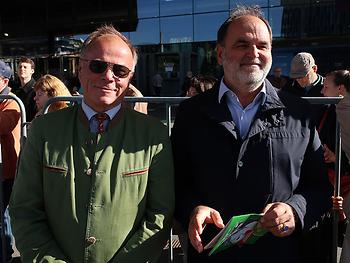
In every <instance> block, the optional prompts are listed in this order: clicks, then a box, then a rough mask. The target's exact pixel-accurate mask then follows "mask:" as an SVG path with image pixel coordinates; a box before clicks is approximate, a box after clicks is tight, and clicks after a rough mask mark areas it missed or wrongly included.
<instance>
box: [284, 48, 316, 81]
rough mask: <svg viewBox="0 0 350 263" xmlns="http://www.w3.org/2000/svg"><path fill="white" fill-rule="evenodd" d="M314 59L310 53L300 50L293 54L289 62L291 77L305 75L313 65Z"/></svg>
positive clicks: (295, 77)
mask: <svg viewBox="0 0 350 263" xmlns="http://www.w3.org/2000/svg"><path fill="white" fill-rule="evenodd" d="M315 65H316V64H315V60H314V58H313V56H312V55H311V54H310V53H306V52H301V53H298V54H296V55H295V57H294V58H293V59H292V62H291V64H290V74H289V76H290V77H291V78H292V79H299V78H303V77H305V76H306V75H307V74H308V73H309V72H310V70H311V69H312V67H313V66H315Z"/></svg>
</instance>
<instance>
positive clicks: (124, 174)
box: [123, 169, 148, 177]
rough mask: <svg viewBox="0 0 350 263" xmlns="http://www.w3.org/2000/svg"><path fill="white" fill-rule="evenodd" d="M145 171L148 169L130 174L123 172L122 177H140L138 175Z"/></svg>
mask: <svg viewBox="0 0 350 263" xmlns="http://www.w3.org/2000/svg"><path fill="white" fill-rule="evenodd" d="M147 171H148V169H143V170H139V171H132V172H124V173H123V177H129V176H135V175H140V174H144V173H146V172H147Z"/></svg>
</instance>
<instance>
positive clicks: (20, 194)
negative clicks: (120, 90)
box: [10, 106, 174, 263]
mask: <svg viewBox="0 0 350 263" xmlns="http://www.w3.org/2000/svg"><path fill="white" fill-rule="evenodd" d="M88 126H89V124H88V120H87V118H86V117H85V114H84V113H83V111H82V109H81V107H80V106H74V107H71V108H66V109H63V110H60V111H57V112H53V113H50V114H47V115H44V116H41V117H39V118H37V119H35V120H34V122H33V124H32V125H31V127H30V132H29V137H28V139H27V141H26V145H25V147H24V149H23V152H22V153H21V159H20V162H19V168H18V175H17V178H16V181H15V185H14V188H13V193H12V196H11V201H10V214H11V220H12V226H13V232H14V236H15V240H16V246H17V247H18V250H19V251H20V253H21V257H22V262H24V263H27V262H70V263H82V262H94V263H103V262H110V263H112V262H113V263H114V262H127V263H132V262H137V263H139V262H156V261H157V259H158V257H159V255H160V253H161V252H162V249H163V247H164V244H165V242H166V240H167V238H168V236H169V230H170V227H171V224H172V216H173V209H174V191H173V161H172V153H171V148H170V147H171V146H170V143H169V138H168V134H167V129H166V127H165V126H164V125H163V124H161V123H160V122H159V121H158V120H156V119H154V118H152V117H149V116H146V115H144V114H141V113H138V112H135V111H133V110H129V109H126V108H122V109H121V110H120V111H119V113H118V114H117V116H116V117H115V118H114V119H113V120H111V122H110V124H109V128H108V131H107V132H105V133H104V134H102V135H100V134H98V135H97V134H93V133H91V132H89V128H88Z"/></svg>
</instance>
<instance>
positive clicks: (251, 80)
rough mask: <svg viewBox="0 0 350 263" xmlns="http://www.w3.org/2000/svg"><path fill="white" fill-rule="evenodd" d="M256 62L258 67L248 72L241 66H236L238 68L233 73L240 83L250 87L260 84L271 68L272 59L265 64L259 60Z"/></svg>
mask: <svg viewBox="0 0 350 263" xmlns="http://www.w3.org/2000/svg"><path fill="white" fill-rule="evenodd" d="M258 64H259V68H257V69H254V70H253V71H250V72H247V71H246V70H244V69H242V68H241V67H240V68H238V70H237V71H236V72H235V73H234V74H235V75H236V76H235V77H236V78H237V80H238V81H239V82H240V83H243V84H245V85H248V86H252V87H256V86H260V85H261V83H262V82H263V81H264V79H265V78H266V76H267V74H268V73H269V71H270V69H271V65H272V61H271V60H270V61H268V62H267V63H265V64H264V63H263V62H261V61H259V62H258Z"/></svg>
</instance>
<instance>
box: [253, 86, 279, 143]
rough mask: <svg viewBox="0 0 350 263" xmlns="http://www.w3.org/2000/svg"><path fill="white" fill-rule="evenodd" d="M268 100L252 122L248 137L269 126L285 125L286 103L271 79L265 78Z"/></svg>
mask: <svg viewBox="0 0 350 263" xmlns="http://www.w3.org/2000/svg"><path fill="white" fill-rule="evenodd" d="M265 85H266V101H265V103H264V104H263V105H261V108H260V110H259V111H258V113H257V114H256V116H255V119H254V121H253V122H252V125H251V128H250V131H249V135H248V138H250V137H252V136H254V135H255V134H257V133H260V132H262V131H263V130H265V129H266V128H267V127H272V126H273V127H278V126H283V125H285V118H284V115H283V110H282V109H284V108H285V106H284V104H283V103H282V101H281V100H280V98H279V97H278V94H277V91H276V89H275V88H274V87H272V85H271V84H270V82H269V81H266V80H265Z"/></svg>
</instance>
